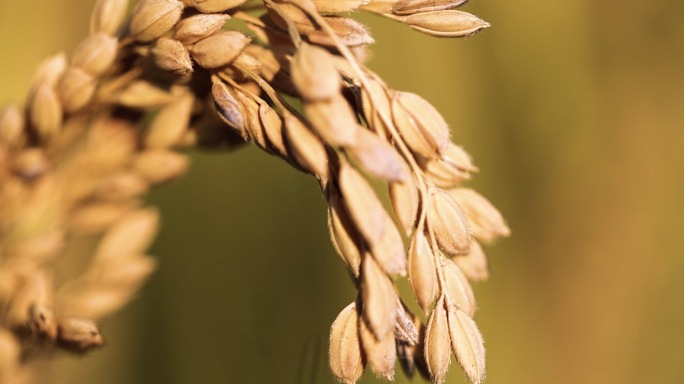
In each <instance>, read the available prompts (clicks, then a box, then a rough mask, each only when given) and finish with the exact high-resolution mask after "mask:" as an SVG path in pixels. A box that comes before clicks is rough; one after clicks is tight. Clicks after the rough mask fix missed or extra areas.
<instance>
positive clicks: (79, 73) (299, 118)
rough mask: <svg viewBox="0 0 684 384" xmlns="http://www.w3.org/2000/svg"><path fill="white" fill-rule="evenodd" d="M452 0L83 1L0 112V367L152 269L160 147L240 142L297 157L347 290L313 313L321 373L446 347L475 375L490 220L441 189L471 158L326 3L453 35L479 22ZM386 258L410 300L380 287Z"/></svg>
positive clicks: (468, 201)
mask: <svg viewBox="0 0 684 384" xmlns="http://www.w3.org/2000/svg"><path fill="white" fill-rule="evenodd" d="M464 2H465V0H264V1H263V2H262V1H245V0H201V1H200V0H183V1H179V0H141V1H140V2H139V3H138V4H137V5H136V6H135V7H134V9H133V12H132V15H131V17H130V19H128V20H127V21H125V20H126V14H127V12H128V6H129V5H128V2H127V0H99V1H98V2H97V3H96V7H95V11H94V13H93V15H92V20H91V35H90V36H89V37H88V38H87V39H85V40H84V41H83V42H82V44H80V45H79V46H78V48H76V50H75V52H74V53H73V54H72V55H71V56H70V57H67V56H66V55H64V54H58V55H55V56H53V57H51V58H49V59H47V60H46V61H45V62H43V63H42V64H41V65H40V66H39V68H38V70H37V72H36V74H35V76H34V78H33V81H32V83H31V85H30V89H29V94H28V97H27V101H26V105H25V107H24V108H20V107H18V106H16V105H9V106H6V107H4V108H2V109H1V110H0V185H1V189H0V383H22V382H31V381H32V380H34V381H35V380H40V379H36V377H35V375H36V371H37V369H32V366H34V364H37V362H39V361H41V360H44V359H45V357H47V356H50V355H51V354H53V353H55V352H57V351H61V350H66V351H71V352H76V353H82V352H84V351H88V350H90V349H93V348H96V347H99V346H101V345H102V344H103V339H102V336H101V335H100V333H99V330H98V327H97V325H96V321H98V320H99V319H101V318H103V317H104V316H107V315H109V314H111V313H113V312H115V311H116V310H118V309H119V308H120V307H121V306H123V305H125V304H126V303H127V302H128V301H129V300H130V299H131V297H132V295H134V294H135V292H136V291H137V289H138V288H139V287H140V285H141V283H142V282H143V281H144V280H145V278H146V277H147V276H148V275H149V274H150V273H151V272H152V271H153V270H154V269H155V261H154V260H153V259H152V258H150V257H147V256H146V255H145V252H146V249H147V248H148V246H149V244H150V242H151V240H152V238H153V237H154V234H155V232H156V227H157V221H158V219H157V214H156V212H155V211H154V210H152V209H150V208H144V207H142V204H141V200H140V198H141V196H142V195H143V194H144V193H145V192H146V191H147V190H148V188H149V187H150V186H153V185H156V184H159V183H163V182H165V181H168V180H170V179H173V178H175V177H177V176H178V175H180V174H181V173H183V172H184V171H185V169H186V167H187V163H188V161H187V159H186V157H185V156H184V155H183V154H180V153H177V152H175V150H178V149H182V148H189V147H212V148H232V147H234V146H235V145H237V144H239V143H241V142H245V141H251V142H253V143H254V144H256V145H257V146H258V147H259V148H261V149H263V150H264V151H266V152H267V153H269V154H271V155H275V156H278V157H281V158H282V159H284V160H285V161H287V162H288V163H289V164H291V165H292V166H293V167H295V168H297V169H300V170H302V171H304V172H307V173H310V174H311V175H313V176H314V177H315V178H316V180H318V182H319V184H320V187H321V189H322V191H323V193H324V195H325V197H326V199H327V201H328V203H329V211H328V220H329V227H330V234H331V238H332V241H333V243H334V245H335V248H336V249H337V251H338V253H339V254H340V256H341V257H342V259H343V260H344V262H345V264H346V266H347V267H348V269H349V272H350V274H351V276H352V278H353V281H354V283H355V285H356V286H357V287H358V290H359V295H358V298H357V299H356V300H355V301H354V302H353V303H351V304H350V305H348V306H347V307H346V308H345V309H344V310H342V312H341V313H340V314H339V316H338V317H337V319H336V320H335V322H334V324H333V325H332V329H331V335H330V352H329V357H330V368H331V370H332V373H333V374H334V375H335V376H336V377H337V378H338V379H339V380H340V381H343V382H346V383H354V382H356V381H357V380H358V379H359V378H360V376H361V375H362V373H363V371H364V369H365V366H366V365H368V366H369V367H370V369H371V370H372V371H374V372H375V373H376V374H378V375H379V376H381V377H384V378H387V379H390V380H391V379H393V377H394V369H395V368H394V367H395V362H396V361H397V359H399V361H400V363H401V365H402V367H403V368H404V369H405V371H406V372H407V373H408V374H409V375H412V374H413V373H414V371H415V370H418V371H419V372H420V373H421V374H423V375H425V376H426V377H430V378H431V379H432V381H433V382H436V383H441V382H443V381H444V377H445V374H446V372H447V369H448V367H449V363H450V360H451V353H452V351H453V353H454V354H455V355H456V357H457V359H458V361H459V363H460V364H461V366H462V367H463V369H464V371H465V373H466V375H467V376H468V377H469V378H470V380H471V381H472V382H474V383H480V382H481V381H482V380H483V376H484V369H485V368H484V355H485V351H484V346H483V342H482V339H481V336H480V332H479V331H478V329H477V326H476V325H475V322H474V321H473V320H472V319H473V316H474V314H475V310H476V304H475V301H474V298H473V293H472V290H471V288H470V285H469V280H471V281H475V280H482V279H485V278H486V277H487V264H486V259H485V255H484V253H483V251H482V248H481V246H480V244H479V242H478V241H481V242H491V241H492V240H494V239H496V238H497V237H499V236H505V235H507V234H508V232H509V231H508V228H507V227H506V224H505V222H504V221H503V219H502V218H501V216H500V214H499V213H498V212H497V210H496V209H495V208H494V207H493V206H492V205H491V204H490V203H489V202H488V201H487V200H486V199H484V198H483V197H482V196H480V195H479V194H477V193H476V192H474V191H472V190H470V189H465V188H462V187H460V184H461V182H463V181H464V180H467V179H469V178H470V175H471V173H472V172H474V171H475V170H476V168H475V167H474V166H473V164H472V163H471V160H470V157H469V156H468V154H466V153H465V152H464V151H463V150H462V149H461V148H460V147H458V146H456V145H454V144H453V143H451V141H450V134H449V128H448V126H447V124H446V122H445V121H444V119H443V118H442V117H441V115H440V114H439V113H438V112H437V111H436V110H435V108H434V107H433V106H431V105H430V104H429V103H428V102H427V101H425V100H424V99H422V98H421V97H420V96H417V95H415V94H412V93H407V92H400V91H396V90H393V89H391V88H389V87H388V86H387V85H386V84H385V83H383V82H382V80H381V79H380V78H379V77H378V76H377V75H376V74H374V73H372V72H371V71H370V70H368V69H367V68H365V67H364V66H363V64H362V62H363V59H364V56H365V55H364V52H365V51H364V49H365V47H366V45H367V44H369V43H371V42H372V41H373V39H372V38H371V36H370V34H369V32H368V30H367V28H366V27H365V26H364V25H362V24H360V23H359V22H357V21H355V20H353V19H350V18H348V17H346V16H348V14H349V13H350V12H352V11H356V10H364V11H368V12H372V13H375V14H378V15H381V16H384V17H388V18H390V19H393V20H397V21H399V22H402V23H405V24H407V25H409V26H410V27H412V28H414V29H416V30H418V31H421V32H424V33H428V34H430V35H434V36H446V37H460V36H468V35H471V34H473V33H475V32H477V31H479V30H481V29H483V28H486V27H487V26H488V24H487V23H486V22H484V21H482V20H480V19H478V18H477V17H475V16H473V15H470V14H468V13H465V12H461V11H457V10H454V9H453V8H456V7H458V6H460V5H462V3H464ZM229 19H233V20H238V21H239V23H235V26H234V28H237V29H241V30H242V31H241V32H239V31H237V30H230V29H228V28H226V22H227V21H228V20H229ZM231 24H232V22H231V23H229V24H228V25H231ZM285 95H287V97H283V96H285ZM369 180H372V181H373V182H372V183H371V182H369ZM380 182H382V183H385V184H386V185H387V186H388V189H389V196H390V201H391V205H392V208H393V211H394V214H395V217H396V222H397V223H399V228H398V227H397V225H396V224H395V220H394V219H393V218H392V217H391V216H390V214H389V213H388V211H387V210H386V209H385V208H384V206H383V204H382V203H381V201H380V200H379V199H378V197H377V195H376V192H375V189H374V187H373V186H372V185H371V184H374V185H376V186H377V185H379V183H380ZM402 233H403V235H402ZM84 239H85V240H84ZM93 239H96V240H93ZM86 240H87V241H86ZM405 242H407V243H410V245H409V246H408V252H407V251H406V250H405V246H404V243H405ZM66 259H69V260H70V262H69V263H63V260H66ZM60 262H61V263H60ZM79 264H80V266H79V267H74V265H79ZM64 265H66V267H65V266H64ZM406 275H408V278H409V280H410V283H411V286H412V288H413V293H414V295H415V299H416V301H417V303H418V304H419V306H420V308H421V309H422V311H423V314H420V315H419V316H417V315H415V314H413V313H411V312H410V310H409V309H408V307H407V306H406V305H405V304H404V302H403V301H402V298H400V296H399V294H398V291H397V289H396V287H395V280H396V279H400V278H402V277H404V276H406ZM412 300H413V299H412ZM423 315H424V316H423ZM421 318H422V319H425V320H426V325H423V322H422V321H421Z"/></svg>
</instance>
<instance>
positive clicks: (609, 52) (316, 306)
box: [0, 0, 684, 384]
mask: <svg viewBox="0 0 684 384" xmlns="http://www.w3.org/2000/svg"><path fill="white" fill-rule="evenodd" d="M91 6H92V2H91V1H86V0H63V1H60V2H50V1H47V0H36V1H32V2H24V1H19V0H4V1H2V2H0V52H3V60H1V61H0V84H2V87H0V101H3V102H4V101H8V100H14V101H17V100H21V99H22V96H23V95H24V94H25V92H26V86H27V82H28V78H29V76H30V74H31V71H32V69H33V68H34V67H35V66H36V64H37V63H38V62H39V61H40V60H41V59H42V58H43V57H45V56H47V55H48V54H51V53H53V52H55V51H57V50H59V49H67V50H71V49H73V47H74V45H75V44H76V43H77V42H78V40H79V39H80V38H81V37H82V36H84V35H85V34H86V31H87V23H88V13H89V12H90V9H91ZM468 10H469V11H472V12H473V13H475V14H477V15H479V16H481V17H483V18H485V19H486V20H487V21H489V22H491V23H492V25H493V27H492V28H491V29H489V30H487V31H486V32H485V33H483V34H480V35H478V36H476V37H474V38H472V39H467V40H435V39H431V38H428V37H424V36H421V35H418V34H416V33H413V32H411V31H408V30H405V29H404V28H402V26H401V25H398V24H394V23H392V22H389V21H384V20H378V19H377V18H371V17H368V16H365V15H359V17H360V18H362V19H363V20H364V21H367V22H369V23H370V24H371V27H372V29H373V31H374V35H375V38H376V40H377V41H378V44H377V45H376V46H375V47H374V48H373V51H374V60H373V62H372V65H371V66H372V67H373V68H375V69H376V70H377V71H378V72H379V73H381V74H383V76H384V77H385V79H386V80H387V81H388V82H389V83H390V84H391V85H392V86H393V87H394V88H397V89H403V90H409V91H413V92H416V93H419V94H421V95H423V96H424V97H425V98H426V99H428V100H429V101H430V102H432V103H433V104H435V106H436V107H437V108H438V109H439V110H440V111H442V112H443V113H444V115H445V117H446V118H447V120H448V121H449V122H450V123H451V125H452V131H453V136H454V139H455V142H457V143H461V144H463V145H464V146H465V148H466V149H467V150H468V151H469V152H470V153H472V154H473V156H474V157H475V160H476V163H477V164H478V166H479V167H480V169H481V170H483V172H482V174H481V175H478V176H477V177H476V178H475V180H474V181H473V183H474V184H475V185H476V186H477V188H478V190H480V191H482V192H483V193H484V194H485V195H487V196H488V197H489V198H490V199H491V200H492V201H493V202H494V203H495V204H496V205H497V206H498V207H499V208H501V210H502V211H503V213H504V214H505V216H506V217H507V218H508V220H509V224H510V226H511V228H512V229H513V237H512V238H511V239H509V240H506V241H504V242H502V243H501V244H499V245H498V246H497V247H494V248H492V249H491V251H490V254H491V258H490V262H491V269H492V278H491V280H490V281H489V282H487V283H486V284H480V285H478V286H477V287H476V290H477V291H478V292H477V296H478V298H479V300H480V301H479V304H480V312H479V314H478V324H480V327H481V329H482V332H483V333H484V335H485V338H486V342H487V344H486V345H487V348H488V352H489V355H488V382H490V383H511V384H515V383H597V384H598V383H643V382H649V383H681V382H684V368H683V367H682V364H681V360H682V358H683V357H684V329H682V327H681V324H684V284H683V283H682V279H681V277H680V276H681V272H682V271H684V257H683V256H684V245H682V239H684V225H683V224H684V223H683V222H682V217H684V203H683V200H682V198H681V196H682V195H683V192H684V188H683V186H684V169H683V168H684V150H683V148H684V129H683V128H684V108H683V107H682V105H684V71H682V70H681V68H684V44H682V42H683V41H684V3H682V2H681V1H676V0H655V1H652V2H637V1H634V0H632V1H625V2H621V3H620V4H619V6H616V5H615V4H610V3H605V4H604V3H597V2H590V1H588V0H583V1H575V2H560V3H559V2H537V1H527V0H524V1H515V2H513V1H511V0H508V1H478V2H475V3H473V4H470V5H469V6H468ZM424 57H427V58H428V59H418V58H424ZM193 159H194V166H193V171H192V172H191V173H190V174H189V175H188V176H186V177H185V178H184V179H182V180H180V181H178V182H175V183H173V184H171V185H168V186H166V187H165V188H162V189H159V190H158V191H156V192H155V193H153V195H152V196H151V197H150V202H151V203H152V204H158V205H160V206H161V208H162V212H163V229H162V233H161V236H160V237H159V239H158V242H157V245H156V246H155V248H154V250H153V254H155V255H157V256H158V257H159V258H160V261H161V267H160V270H159V272H158V273H157V274H156V276H155V277H153V278H152V280H151V281H150V282H149V284H148V285H147V288H146V289H145V290H144V292H143V295H142V296H141V297H140V298H139V300H137V301H136V302H134V303H133V305H131V306H129V307H128V309H126V310H125V311H124V312H122V313H121V314H120V315H118V316H117V317H115V318H114V319H112V320H110V322H109V323H108V324H106V325H105V327H104V332H105V335H106V336H108V338H109V340H110V343H109V346H108V348H106V349H105V350H103V351H98V352H95V353H93V354H92V355H89V356H88V357H86V358H83V359H73V358H67V357H65V358H64V359H60V363H59V364H57V366H56V367H55V373H54V382H55V383H90V382H97V383H104V384H107V383H146V382H165V383H170V384H172V383H190V382H207V383H215V382H245V383H271V382H283V383H290V382H292V383H326V382H332V378H331V376H330V375H329V374H328V371H327V364H326V356H325V352H315V351H325V350H326V343H327V334H328V326H329V324H330V322H331V321H332V320H333V319H334V317H335V315H336V314H337V310H338V309H339V308H340V307H341V306H342V305H344V304H346V303H348V302H349V301H350V300H352V299H353V295H354V289H353V288H352V286H351V283H350V282H349V280H348V279H347V277H346V273H345V271H344V267H343V266H342V264H341V262H340V261H339V260H338V258H337V256H336V255H335V253H334V251H333V249H332V247H331V246H330V245H329V243H328V237H327V235H326V228H325V210H324V204H323V199H322V197H321V195H320V192H319V191H318V189H317V187H316V186H315V185H314V183H312V182H311V180H309V178H307V177H305V176H303V175H302V174H299V173H297V172H295V171H293V170H291V169H290V168H289V167H287V166H285V165H284V164H282V163H281V162H279V161H278V160H276V159H275V158H270V157H268V156H264V155H263V154H262V153H259V152H258V151H256V150H254V149H251V148H246V149H241V150H239V151H237V152H234V153H230V154H211V153H210V154H196V155H195V156H194V158H193ZM363 382H367V383H373V382H376V381H375V379H374V378H372V377H370V375H367V376H366V377H365V378H364V381H363ZM398 382H400V383H402V382H408V380H406V379H404V378H403V377H401V378H399V379H398ZM448 382H450V383H451V382H454V383H459V382H464V379H463V378H462V374H461V372H459V371H458V370H457V369H454V370H452V371H451V372H450V374H449V379H448Z"/></svg>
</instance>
